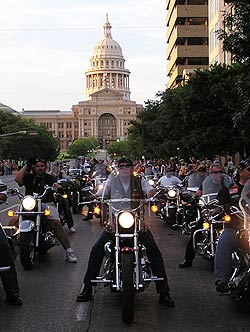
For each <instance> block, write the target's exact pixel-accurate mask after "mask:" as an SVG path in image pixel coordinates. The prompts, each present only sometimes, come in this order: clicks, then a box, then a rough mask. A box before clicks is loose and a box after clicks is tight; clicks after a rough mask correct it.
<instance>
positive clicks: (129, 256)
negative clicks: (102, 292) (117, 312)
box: [92, 198, 163, 324]
mask: <svg viewBox="0 0 250 332" xmlns="http://www.w3.org/2000/svg"><path fill="white" fill-rule="evenodd" d="M148 202H152V200H139V199H129V198H119V199H104V200H102V202H101V210H100V213H101V214H102V218H103V220H104V221H105V223H104V225H105V227H106V229H107V231H108V232H111V233H113V234H114V240H113V241H108V242H107V243H106V244H105V246H104V252H105V260H104V274H103V275H101V276H99V277H97V279H95V280H92V282H93V283H103V284H104V286H110V288H111V291H112V292H119V293H121V309H122V320H123V321H124V322H125V323H126V324H130V323H131V322H132V321H133V319H134V302H135V292H143V291H144V290H145V289H146V288H147V287H148V285H149V283H151V282H155V281H157V280H163V278H159V277H157V276H153V275H152V272H151V266H150V262H149V259H148V257H147V250H146V248H145V246H144V245H142V243H140V240H139V233H140V232H142V231H144V230H145V223H144V212H145V204H147V203H148ZM152 206H153V205H152ZM152 211H153V209H152Z"/></svg>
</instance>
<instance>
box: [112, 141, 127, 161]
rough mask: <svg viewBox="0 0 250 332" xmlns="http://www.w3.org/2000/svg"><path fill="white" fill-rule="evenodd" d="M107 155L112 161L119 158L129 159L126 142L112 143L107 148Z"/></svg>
mask: <svg viewBox="0 0 250 332" xmlns="http://www.w3.org/2000/svg"><path fill="white" fill-rule="evenodd" d="M107 150H108V154H109V155H110V156H112V157H113V159H117V158H121V157H122V156H126V157H129V147H128V142H127V141H121V142H112V143H110V144H109V145H108V147H107Z"/></svg>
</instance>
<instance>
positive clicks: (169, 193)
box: [168, 189, 176, 198]
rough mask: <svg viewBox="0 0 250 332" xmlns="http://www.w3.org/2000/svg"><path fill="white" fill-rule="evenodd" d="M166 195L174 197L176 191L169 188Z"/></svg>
mask: <svg viewBox="0 0 250 332" xmlns="http://www.w3.org/2000/svg"><path fill="white" fill-rule="evenodd" d="M168 196H169V197H170V198H174V197H176V191H175V190H173V189H170V190H169V191H168Z"/></svg>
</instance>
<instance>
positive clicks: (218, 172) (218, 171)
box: [211, 171, 223, 174]
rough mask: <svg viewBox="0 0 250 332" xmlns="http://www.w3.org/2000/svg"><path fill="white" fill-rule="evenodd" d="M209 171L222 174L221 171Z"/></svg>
mask: <svg viewBox="0 0 250 332" xmlns="http://www.w3.org/2000/svg"><path fill="white" fill-rule="evenodd" d="M211 173H213V174H222V173H223V172H222V171H213V172H211Z"/></svg>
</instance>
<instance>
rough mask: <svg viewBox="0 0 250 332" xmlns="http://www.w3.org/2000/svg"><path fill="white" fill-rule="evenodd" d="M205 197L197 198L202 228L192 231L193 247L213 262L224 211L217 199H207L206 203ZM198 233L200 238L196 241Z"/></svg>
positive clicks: (221, 228)
mask: <svg viewBox="0 0 250 332" xmlns="http://www.w3.org/2000/svg"><path fill="white" fill-rule="evenodd" d="M212 195H213V194H212ZM204 196H206V195H204ZM206 198H207V197H201V198H200V200H199V205H200V207H201V216H202V218H203V228H201V229H197V230H196V231H195V232H194V233H193V248H194V250H195V251H196V252H197V254H198V255H200V256H202V258H204V259H206V260H208V261H211V262H213V261H214V257H215V252H216V247H217V243H218V239H219V237H220V235H221V233H222V232H223V225H224V216H225V215H226V212H225V210H224V207H223V206H222V205H221V204H220V202H219V201H218V200H217V199H212V200H209V202H208V203H207V201H206ZM198 233H200V240H199V241H198V242H197V243H196V236H197V234H198Z"/></svg>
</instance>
